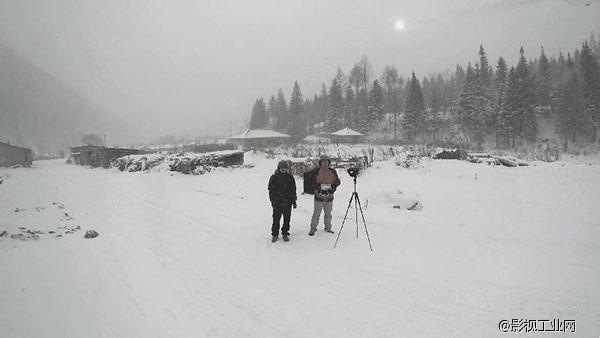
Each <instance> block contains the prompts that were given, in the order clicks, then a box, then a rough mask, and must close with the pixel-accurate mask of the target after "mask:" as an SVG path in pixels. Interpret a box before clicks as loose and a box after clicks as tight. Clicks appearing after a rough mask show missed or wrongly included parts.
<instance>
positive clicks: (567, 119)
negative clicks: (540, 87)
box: [556, 55, 586, 151]
mask: <svg viewBox="0 0 600 338" xmlns="http://www.w3.org/2000/svg"><path fill="white" fill-rule="evenodd" d="M557 108H558V109H557V111H558V123H557V126H556V129H557V132H558V133H559V135H561V136H562V138H563V142H564V143H563V144H564V147H563V148H564V151H567V150H568V145H569V140H571V142H573V143H575V142H576V141H577V133H578V131H580V130H582V129H583V128H584V127H585V124H586V119H585V107H584V104H583V96H582V92H581V84H580V81H579V79H578V76H577V72H576V71H575V67H574V65H573V61H572V60H571V56H570V55H568V58H567V61H566V63H565V70H564V74H563V77H562V83H561V85H560V86H559V90H558V107H557Z"/></svg>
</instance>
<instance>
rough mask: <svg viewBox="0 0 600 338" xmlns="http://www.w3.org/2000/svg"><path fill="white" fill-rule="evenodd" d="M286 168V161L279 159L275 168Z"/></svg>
mask: <svg viewBox="0 0 600 338" xmlns="http://www.w3.org/2000/svg"><path fill="white" fill-rule="evenodd" d="M282 168H285V169H288V162H287V161H283V160H282V161H279V163H278V164H277V169H282Z"/></svg>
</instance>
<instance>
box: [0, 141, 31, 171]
mask: <svg viewBox="0 0 600 338" xmlns="http://www.w3.org/2000/svg"><path fill="white" fill-rule="evenodd" d="M31 163H33V152H32V151H31V149H28V148H21V147H16V146H13V145H11V144H10V143H4V142H0V167H12V166H14V165H20V166H23V167H31Z"/></svg>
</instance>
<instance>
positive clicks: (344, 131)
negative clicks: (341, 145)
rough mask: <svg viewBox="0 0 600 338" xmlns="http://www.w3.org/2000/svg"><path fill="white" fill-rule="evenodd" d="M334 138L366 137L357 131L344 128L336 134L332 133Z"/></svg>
mask: <svg viewBox="0 0 600 338" xmlns="http://www.w3.org/2000/svg"><path fill="white" fill-rule="evenodd" d="M331 135H334V136H364V135H363V134H361V133H359V132H357V131H356V130H352V129H350V128H344V129H341V130H338V131H336V132H333V133H331Z"/></svg>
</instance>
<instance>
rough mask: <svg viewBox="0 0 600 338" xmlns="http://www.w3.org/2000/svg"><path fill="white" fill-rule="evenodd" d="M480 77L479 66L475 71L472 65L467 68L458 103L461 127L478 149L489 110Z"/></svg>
mask: <svg viewBox="0 0 600 338" xmlns="http://www.w3.org/2000/svg"><path fill="white" fill-rule="evenodd" d="M480 75H481V69H480V68H479V64H476V65H475V70H473V67H471V64H469V65H468V66H467V74H466V78H465V84H464V87H463V90H462V92H461V94H460V97H459V102H458V111H459V117H460V122H461V126H462V127H463V129H464V131H465V132H466V136H468V137H469V138H470V139H471V140H472V141H473V142H474V143H475V145H476V147H477V148H480V147H481V144H482V142H483V139H484V137H485V132H486V119H487V116H486V115H487V113H488V111H487V109H489V102H488V100H487V98H486V96H485V94H484V87H483V86H482V81H481V77H480Z"/></svg>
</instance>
